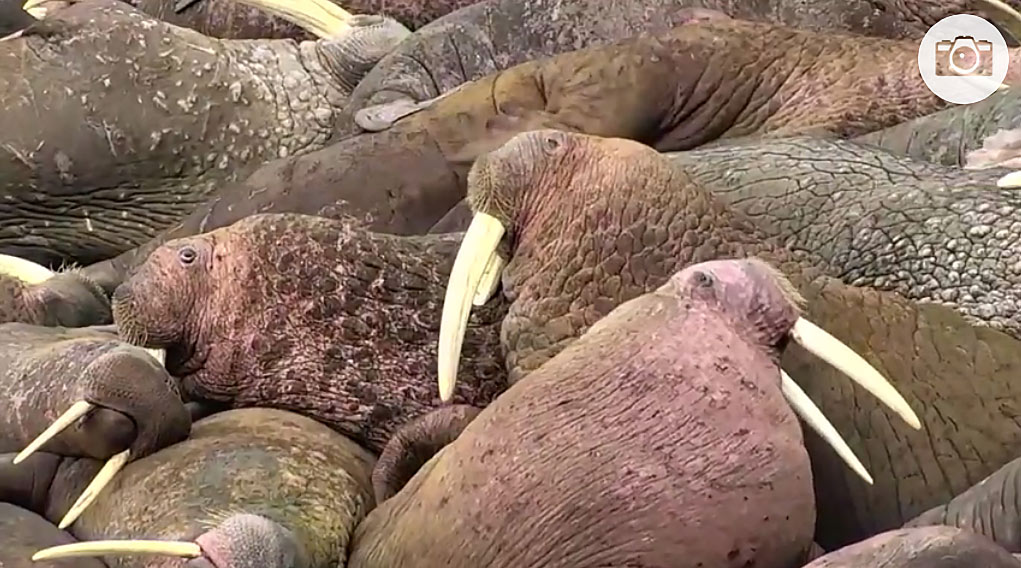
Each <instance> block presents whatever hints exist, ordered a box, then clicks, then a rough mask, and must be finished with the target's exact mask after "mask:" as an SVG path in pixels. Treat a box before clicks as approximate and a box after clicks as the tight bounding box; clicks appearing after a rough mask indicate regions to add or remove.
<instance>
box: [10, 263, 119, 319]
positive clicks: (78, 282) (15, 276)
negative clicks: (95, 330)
mask: <svg viewBox="0 0 1021 568" xmlns="http://www.w3.org/2000/svg"><path fill="white" fill-rule="evenodd" d="M112 317H113V316H112V314H111V312H110V300H109V299H108V298H107V297H106V292H104V291H103V289H102V288H100V287H99V285H98V284H96V283H95V282H93V281H92V280H90V279H89V278H88V277H87V276H85V275H83V274H82V273H81V272H80V271H77V270H67V271H63V272H60V273H54V272H51V271H50V270H49V269H48V268H46V267H44V266H42V265H39V264H36V263H34V262H30V261H27V260H24V259H21V258H18V257H13V256H9V255H3V254H0V323H7V322H20V323H29V324H34V325H46V326H60V327H84V326H88V325H100V324H106V323H110V322H111V321H112Z"/></svg>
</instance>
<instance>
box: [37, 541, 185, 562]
mask: <svg viewBox="0 0 1021 568" xmlns="http://www.w3.org/2000/svg"><path fill="white" fill-rule="evenodd" d="M107 554H159V555H163V556H176V557H179V558H198V557H200V556H202V549H201V548H199V545H197V544H195V543H194V542H177V541H169V540H167V541H164V540H96V541H92V542H75V543H73V544H61V545H59V546H51V547H49V548H44V549H42V550H40V551H38V552H36V553H35V554H33V555H32V560H33V561H35V562H38V561H39V560H56V559H58V558H78V557H82V556H105V555H107Z"/></svg>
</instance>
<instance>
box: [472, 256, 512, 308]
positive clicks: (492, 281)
mask: <svg viewBox="0 0 1021 568" xmlns="http://www.w3.org/2000/svg"><path fill="white" fill-rule="evenodd" d="M506 265H507V263H506V262H505V261H504V260H503V257H501V256H500V255H499V254H496V253H495V252H494V253H493V254H492V255H490V257H489V262H487V263H486V269H485V270H483V271H482V279H481V280H479V287H478V289H477V290H476V291H475V298H474V299H473V300H472V305H475V306H484V305H486V302H488V301H489V299H490V298H492V297H493V294H496V289H497V288H499V287H500V276H501V275H502V274H503V267H504V266H506Z"/></svg>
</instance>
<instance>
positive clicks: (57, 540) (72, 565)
mask: <svg viewBox="0 0 1021 568" xmlns="http://www.w3.org/2000/svg"><path fill="white" fill-rule="evenodd" d="M0 467H6V466H0ZM0 484H2V480H0ZM73 542H75V539H74V538H73V537H72V536H71V535H69V534H67V533H66V532H64V531H62V530H60V529H58V528H57V527H55V526H53V524H52V523H50V522H49V521H47V520H46V519H44V518H42V517H41V516H39V515H37V514H36V513H33V512H32V511H28V510H26V509H22V508H21V507H18V506H16V505H12V504H10V503H5V502H2V501H0V568H106V565H105V564H103V563H102V562H100V561H99V560H95V559H91V558H88V559H76V560H51V561H44V562H33V561H32V553H34V552H35V551H37V550H39V549H40V548H45V547H48V546H60V545H62V544H71V543H73Z"/></svg>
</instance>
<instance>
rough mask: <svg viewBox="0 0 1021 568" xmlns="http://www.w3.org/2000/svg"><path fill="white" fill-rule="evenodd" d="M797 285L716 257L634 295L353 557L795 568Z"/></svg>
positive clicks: (481, 423) (398, 498) (503, 402)
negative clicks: (792, 345)
mask: <svg viewBox="0 0 1021 568" xmlns="http://www.w3.org/2000/svg"><path fill="white" fill-rule="evenodd" d="M788 287H789V283H786V282H782V281H778V280H777V275H776V273H775V272H774V271H773V269H772V268H770V267H768V266H767V265H765V264H764V263H762V262H761V261H749V260H741V261H716V262H708V263H703V264H698V265H695V266H691V267H689V268H687V269H685V270H684V271H681V272H680V273H678V274H677V275H675V276H674V277H672V278H671V279H670V281H669V282H668V283H667V284H665V285H664V286H662V287H661V288H659V289H658V290H656V291H655V292H653V293H651V294H647V295H644V296H641V297H639V298H637V299H634V300H632V301H630V302H627V303H624V304H622V305H621V306H619V307H618V308H617V309H616V310H614V311H612V312H610V313H609V314H608V315H607V316H606V317H605V318H603V319H602V320H600V321H599V323H597V324H596V325H594V326H593V327H592V328H591V329H589V331H588V332H587V333H586V334H584V335H582V336H581V337H580V338H579V339H578V340H577V341H576V342H574V343H573V344H572V345H571V346H570V347H568V348H566V349H565V350H564V351H562V352H561V353H560V354H559V355H557V356H555V357H553V358H552V359H550V360H549V361H548V362H547V363H546V364H545V365H543V366H542V367H540V368H539V369H538V370H537V371H535V372H534V373H532V374H531V375H529V376H528V377H527V378H526V379H524V380H522V381H520V382H519V383H517V384H515V385H514V386H513V387H511V388H510V389H508V390H507V392H505V393H504V394H502V395H501V396H500V398H499V399H497V400H496V401H495V402H494V403H492V404H491V405H490V406H489V407H487V408H486V409H484V410H483V411H482V412H481V413H480V414H479V416H478V417H477V418H476V419H475V420H473V421H472V422H471V423H470V424H469V425H468V426H467V428H465V430H464V432H463V433H461V435H460V436H458V437H457V439H456V440H454V441H453V442H452V443H451V444H450V445H448V446H447V447H446V448H444V449H443V450H442V451H441V452H440V453H439V454H438V455H437V456H436V457H435V458H434V459H433V460H431V461H430V462H429V463H428V464H427V465H426V466H425V467H424V468H423V469H422V470H421V471H419V473H418V474H417V475H415V477H413V478H412V479H411V481H410V482H409V483H408V485H406V486H405V487H404V489H402V490H401V491H400V492H399V493H397V495H395V496H394V497H392V498H391V499H389V500H387V501H385V502H384V503H381V504H380V505H379V507H377V508H376V509H375V510H374V511H373V512H372V513H370V514H369V516H368V518H366V520H365V522H363V523H362V525H361V526H359V527H358V531H357V533H356V537H355V542H354V548H353V553H352V555H351V559H350V561H349V563H348V565H349V566H350V567H351V568H366V567H389V566H410V565H416V566H425V567H432V566H437V567H438V566H449V567H451V568H467V567H475V566H489V567H493V568H500V567H505V566H506V567H510V566H514V567H522V568H528V567H540V566H542V567H550V568H561V567H562V568H567V567H570V568H590V567H591V568H594V567H597V566H599V567H601V566H648V567H650V568H651V567H667V566H670V567H679V566H690V567H694V566H715V567H719V568H728V567H734V568H737V567H742V566H752V565H754V566H761V567H762V568H784V567H788V566H791V565H793V563H794V562H795V561H797V560H798V559H800V558H801V557H802V555H803V554H804V551H805V549H807V548H808V547H809V545H810V544H811V541H812V528H813V523H814V517H815V515H814V507H813V502H812V501H813V499H812V487H811V476H810V474H809V471H810V467H809V464H808V455H807V453H806V452H805V449H804V446H803V445H802V439H801V431H800V427H799V425H798V420H797V417H796V415H795V414H794V412H793V411H792V410H791V409H790V408H789V407H788V406H787V402H786V400H785V399H784V397H783V395H782V394H781V391H780V373H779V369H778V367H777V365H778V362H779V358H780V353H781V352H782V349H783V344H785V343H786V338H787V333H788V331H789V330H790V329H791V328H792V327H793V325H794V323H795V321H796V320H797V319H798V315H799V314H798V309H797V307H796V305H794V304H793V303H792V300H793V298H791V297H790V296H788V294H789V291H788ZM735 455H738V456H742V457H741V458H740V459H734V458H733V456H735ZM752 512H754V513H752ZM738 526H740V527H741V529H742V530H735V527H738Z"/></svg>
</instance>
